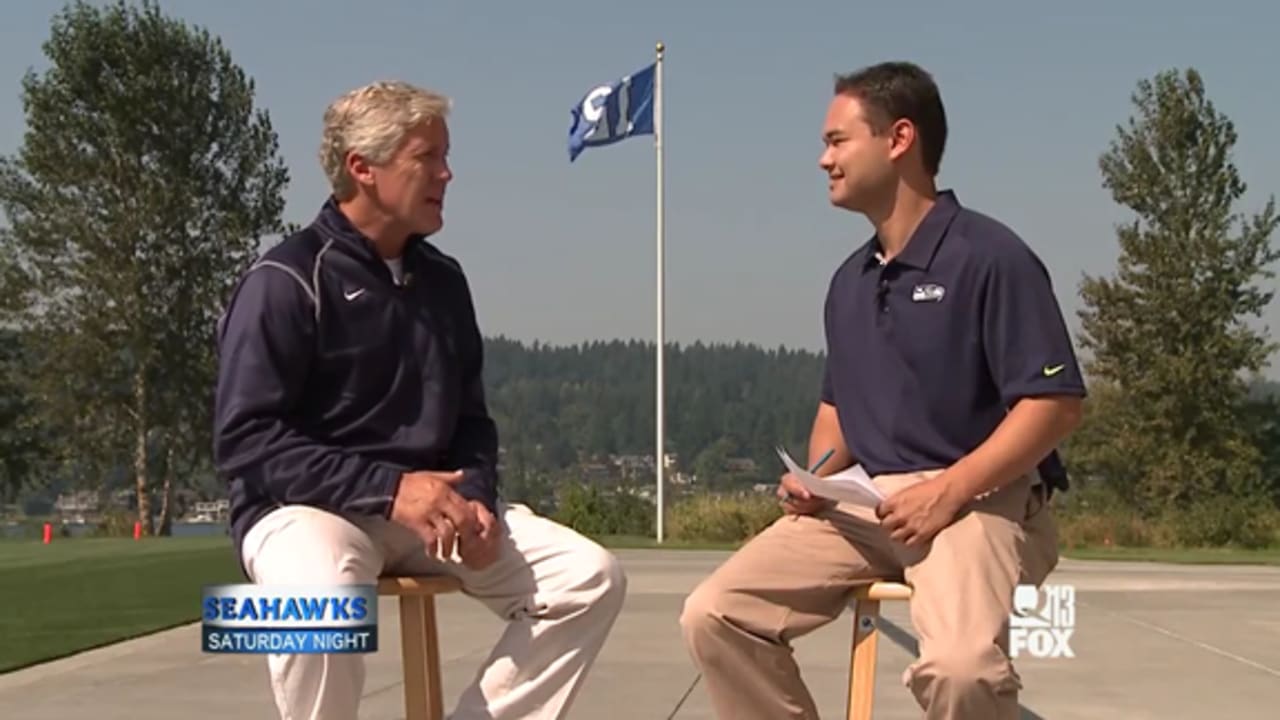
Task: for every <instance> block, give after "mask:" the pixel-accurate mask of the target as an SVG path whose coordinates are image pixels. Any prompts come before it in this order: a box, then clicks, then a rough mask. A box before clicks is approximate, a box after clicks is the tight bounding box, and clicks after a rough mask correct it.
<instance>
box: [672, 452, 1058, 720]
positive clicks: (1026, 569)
mask: <svg viewBox="0 0 1280 720" xmlns="http://www.w3.org/2000/svg"><path fill="white" fill-rule="evenodd" d="M934 474H936V473H923V474H915V475H888V476H881V477H877V478H875V481H876V484H877V485H878V486H879V487H880V488H881V489H882V490H883V491H884V492H885V493H886V494H890V493H893V492H895V491H897V490H899V489H901V488H904V487H907V486H909V485H911V484H914V483H916V482H919V481H920V480H922V479H924V478H925V477H930V476H932V475H934ZM1057 560H1058V552H1057V531H1056V528H1055V525H1054V522H1053V519H1052V515H1051V510H1050V508H1049V507H1048V506H1047V504H1046V503H1044V501H1043V497H1042V494H1041V492H1040V490H1039V488H1035V489H1033V488H1032V486H1031V480H1030V478H1022V479H1020V480H1018V481H1015V482H1014V483H1012V484H1010V485H1009V486H1007V487H1006V488H1004V489H1001V490H999V491H997V492H995V493H990V494H988V495H986V496H985V497H983V498H980V499H976V500H974V501H973V502H972V503H970V505H969V507H968V508H966V509H965V510H964V511H962V513H961V514H960V516H959V517H958V519H957V520H956V521H955V522H954V523H953V524H951V525H950V526H948V527H947V528H945V529H943V530H942V531H941V532H940V533H938V535H937V536H935V537H934V539H933V542H932V543H931V544H930V545H929V546H928V547H926V548H922V549H919V550H916V551H912V550H910V549H909V548H907V547H906V546H904V545H901V544H900V543H896V542H892V541H890V540H889V538H888V534H887V533H886V532H885V531H884V530H883V529H882V528H881V527H880V524H879V521H878V520H877V519H876V517H875V514H874V512H873V511H872V510H870V509H867V508H862V507H857V506H846V505H840V506H837V507H836V508H834V509H832V510H831V511H827V512H824V513H822V514H821V515H819V516H816V517H809V516H798V517H797V516H785V517H783V518H781V519H780V520H778V521H777V522H776V523H774V524H773V525H772V526H770V527H769V528H767V529H766V530H764V531H763V532H761V533H760V534H759V535H757V536H756V537H755V538H753V539H752V540H751V541H749V542H748V543H747V544H746V545H745V546H743V547H742V548H741V549H740V550H739V551H738V552H737V553H735V554H734V555H733V556H732V557H731V558H729V560H728V561H726V562H725V563H724V565H722V566H721V567H720V568H719V569H717V570H716V571H715V572H714V573H713V574H712V575H711V576H710V577H708V578H707V579H706V580H705V581H704V582H703V583H702V584H701V585H700V586H699V587H698V588H697V589H695V590H694V592H693V593H692V594H691V595H690V596H689V598H688V599H687V601H686V603H685V607H684V613H683V615H682V616H681V618H680V624H681V626H682V628H683V631H684V637H685V642H686V644H687V646H688V648H689V651H690V653H691V655H692V656H693V660H694V662H695V663H696V664H697V666H698V668H699V669H700V670H701V671H702V674H703V679H704V681H705V683H706V688H707V692H708V693H709V694H710V697H711V703H712V706H713V707H714V709H715V712H716V715H717V716H718V717H720V718H724V719H725V720H729V719H730V718H732V720H751V719H752V718H761V720H765V719H767V720H781V719H782V718H805V719H811V718H817V717H818V712H817V709H816V707H815V705H814V701H813V698H812V697H811V696H810V695H809V692H808V690H807V689H806V688H805V686H804V683H803V681H802V680H801V678H800V672H799V669H798V668H797V666H796V663H795V660H794V659H793V657H792V653H791V647H790V645H791V642H792V640H794V639H795V638H796V637H799V636H801V635H804V634H806V633H809V632H811V631H813V630H815V629H817V628H819V627H821V626H823V625H825V624H827V623H829V622H831V621H833V620H835V619H836V618H837V617H839V616H840V615H841V613H842V612H843V611H844V610H845V608H846V607H848V604H849V602H850V601H851V597H850V595H851V593H852V592H853V590H854V589H856V588H857V587H858V586H860V585H864V584H866V583H867V582H868V581H869V580H870V579H875V578H889V577H900V578H901V577H905V579H906V581H907V582H908V583H910V584H911V585H912V586H913V587H914V598H913V600H912V601H911V610H910V612H911V620H912V623H913V625H914V626H915V630H916V632H917V635H918V637H919V641H920V657H919V659H918V660H917V661H916V662H914V663H913V664H912V665H911V666H910V667H909V668H908V669H907V672H906V673H905V675H904V677H903V681H904V684H906V685H907V687H909V688H910V689H911V692H912V693H913V694H914V695H915V698H916V701H917V702H918V703H919V704H920V707H921V708H923V709H924V711H925V713H924V715H925V717H926V718H930V719H936V720H941V719H943V718H947V719H950V720H1004V719H1005V718H1009V719H1011V720H1012V719H1013V718H1017V717H1018V690H1019V689H1020V688H1021V683H1020V680H1019V678H1018V675H1017V673H1016V672H1015V671H1014V668H1013V665H1012V663H1011V662H1010V660H1009V657H1008V636H1009V629H1008V618H1009V613H1010V609H1011V607H1012V604H1013V592H1014V588H1015V586H1016V585H1017V584H1019V583H1033V584H1036V585H1039V584H1041V583H1042V582H1043V581H1044V579H1045V577H1047V576H1048V574H1049V572H1050V571H1052V569H1053V568H1054V567H1055V566H1056V565H1057Z"/></svg>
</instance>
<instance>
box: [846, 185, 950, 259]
mask: <svg viewBox="0 0 1280 720" xmlns="http://www.w3.org/2000/svg"><path fill="white" fill-rule="evenodd" d="M959 212H960V203H959V201H958V200H956V195H955V192H954V191H952V190H943V191H941V192H939V193H938V196H937V198H936V199H935V200H934V203H933V207H932V208H929V212H927V213H925V216H924V219H923V220H921V221H920V225H919V226H917V227H916V230H915V232H913V233H911V238H910V239H909V240H908V241H907V246H906V247H904V248H902V252H900V253H898V256H897V257H895V258H894V259H893V261H894V262H896V263H901V264H902V265H908V266H910V267H913V268H916V269H917V270H928V269H929V263H931V262H933V256H934V254H935V253H936V252H937V251H938V245H939V244H941V243H942V238H943V237H945V236H946V234H947V228H948V227H950V226H951V221H952V220H954V219H955V217H956V215H957V214H958V213H959ZM880 264H881V263H880V241H879V239H877V238H875V237H873V238H871V242H870V243H868V244H867V257H866V266H867V267H872V266H878V265H880Z"/></svg>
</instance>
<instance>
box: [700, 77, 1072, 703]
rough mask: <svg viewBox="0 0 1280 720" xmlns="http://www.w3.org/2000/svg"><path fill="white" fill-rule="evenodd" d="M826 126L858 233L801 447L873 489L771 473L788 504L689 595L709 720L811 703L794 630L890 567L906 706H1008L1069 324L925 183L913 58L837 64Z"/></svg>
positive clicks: (976, 219)
mask: <svg viewBox="0 0 1280 720" xmlns="http://www.w3.org/2000/svg"><path fill="white" fill-rule="evenodd" d="M823 138H824V141H825V146H826V147H825V151H824V152H823V153H822V157H821V161H820V165H821V167H822V169H823V170H824V171H825V172H826V173H827V175H828V178H829V185H828V192H829V196H830V200H831V203H832V204H833V205H835V206H836V207H840V208H844V209H846V210H850V211H853V212H857V213H860V214H862V215H863V216H865V217H866V218H867V219H868V220H869V221H870V222H871V224H872V225H873V226H874V228H875V236H874V237H873V238H872V239H871V240H870V241H869V242H867V243H866V244H864V245H863V246H862V247H861V248H859V249H858V250H856V251H855V252H854V253H853V254H852V255H851V256H850V257H849V258H848V259H847V260H846V261H845V262H844V263H843V264H842V265H841V266H840V268H839V269H838V270H837V271H836V273H835V276H834V277H833V279H832V281H831V285H830V288H829V291H828V295H827V299H826V304H825V310H824V320H825V327H826V340H827V365H826V370H825V374H824V377H823V382H822V389H821V399H820V402H819V403H818V409H817V414H816V417H815V418H814V422H813V429H812V433H811V435H810V440H809V462H810V463H813V462H816V461H817V460H818V459H819V458H820V457H822V456H824V455H826V454H827V453H828V451H833V453H832V455H831V457H830V458H829V459H828V460H827V462H826V463H825V464H824V465H823V469H822V471H821V472H820V474H829V473H834V472H837V471H839V470H841V469H844V468H846V467H849V466H850V465H853V464H854V463H860V464H861V465H862V466H863V468H864V469H865V470H866V471H867V472H868V474H870V475H871V477H872V478H873V480H874V481H875V483H876V485H877V486H878V487H879V488H880V489H881V491H882V492H883V493H884V495H885V496H886V499H885V500H884V501H883V502H881V504H880V506H879V507H877V508H875V509H871V508H866V507H861V506H855V505H849V504H836V503H833V502H830V501H827V500H824V499H822V498H818V497H813V496H811V495H810V494H809V493H808V492H807V491H806V490H805V488H804V486H803V485H801V484H800V483H799V482H798V481H797V480H796V478H794V477H793V476H791V475H790V474H787V475H784V476H783V477H782V481H781V484H780V487H779V489H778V495H779V497H780V498H781V499H782V502H783V507H784V509H785V511H786V512H787V514H788V515H789V517H784V518H782V519H781V520H779V521H778V522H776V523H775V524H774V525H772V526H771V527H769V528H768V529H766V530H765V531H764V532H762V533H761V534H760V535H758V536H757V537H755V538H754V539H752V540H751V542H750V543H748V544H747V545H746V546H745V547H743V548H742V549H741V550H740V551H738V552H737V553H736V554H735V555H734V556H733V557H731V558H730V559H729V560H728V561H727V562H726V563H725V564H724V565H723V566H722V567H720V568H719V569H718V570H717V571H716V572H715V573H714V574H712V575H711V577H709V578H708V579H707V580H705V581H704V582H703V583H702V584H701V586H699V587H698V588H697V589H696V590H695V591H694V592H693V594H692V595H691V596H690V597H689V598H688V600H687V602H686V604H685V609H684V614H683V616H682V617H681V625H682V627H683V630H684V635H685V639H686V643H687V644H688V647H689V649H690V652H691V653H692V655H693V658H694V661H695V662H696V663H697V665H698V666H699V668H700V669H701V670H702V672H703V676H704V678H705V680H706V684H707V691H708V692H709V693H710V695H711V700H712V704H713V706H714V708H715V711H716V713H717V715H718V716H719V717H721V718H726V719H728V718H734V719H735V720H747V719H749V718H769V719H770V720H776V719H779V718H816V717H817V716H818V713H817V709H816V707H815V705H814V701H813V698H812V697H811V696H810V695H809V693H808V691H807V690H806V688H805V686H804V683H803V682H802V680H801V678H800V673H799V669H798V668H797V666H796V663H795V661H794V659H793V657H792V654H791V649H790V643H791V641H792V640H793V639H794V638H796V637H798V636H800V635H804V634H806V633H809V632H811V631H813V630H815V629H817V628H818V627H821V626H823V625H825V624H827V623H829V622H831V621H832V620H834V619H835V618H836V617H838V616H839V615H840V614H841V612H842V611H843V610H844V608H845V607H846V606H847V604H848V602H849V600H850V596H851V594H852V593H853V591H854V590H855V589H856V588H857V587H858V586H860V585H864V584H866V583H868V582H870V581H871V580H874V579H877V578H884V577H895V576H897V577H902V578H903V579H905V581H906V582H907V583H909V584H910V585H912V586H913V588H914V599H913V600H912V602H911V619H912V622H913V624H914V626H915V629H916V631H917V633H918V635H919V640H920V657H919V659H918V660H917V661H916V662H914V663H913V664H912V665H911V667H910V668H908V670H907V672H906V674H905V677H904V682H905V684H906V685H907V686H908V687H910V688H911V691H912V693H913V694H914V695H915V697H916V700H917V701H918V703H919V704H920V706H921V707H922V708H923V709H924V710H925V716H926V717H927V718H936V719H939V720H940V719H942V718H951V719H963V720H1002V719H1004V718H1016V717H1017V715H1018V690H1019V688H1020V681H1019V679H1018V676H1017V674H1016V673H1015V672H1014V669H1013V666H1012V663H1011V662H1010V660H1009V657H1008V634H1009V630H1008V618H1009V613H1010V610H1011V607H1012V602H1013V594H1014V588H1015V587H1016V586H1017V585H1018V584H1020V583H1030V584H1036V585H1039V584H1040V583H1042V582H1043V581H1044V579H1045V577H1047V575H1048V574H1049V572H1050V571H1052V569H1053V568H1054V567H1055V566H1056V564H1057V559H1058V555H1057V543H1056V532H1055V530H1054V524H1053V520H1052V517H1051V514H1050V512H1051V511H1050V506H1049V503H1048V498H1049V494H1050V492H1051V487H1050V485H1053V484H1056V485H1059V486H1061V485H1062V483H1063V480H1062V478H1061V472H1060V470H1061V467H1060V464H1059V461H1058V458H1057V456H1056V454H1055V447H1056V446H1057V445H1058V444H1059V443H1060V442H1061V441H1062V440H1063V439H1064V438H1065V437H1066V436H1067V435H1068V434H1069V433H1070V432H1071V431H1072V430H1073V429H1074V428H1075V427H1076V425H1077V424H1078V423H1079V421H1080V417H1081V404H1082V402H1083V397H1084V395H1085V388H1084V383H1083V379H1082V377H1081V373H1080V368H1079V366H1078V364H1077V361H1076V358H1075V354H1074V352H1073V350H1072V346H1071V339H1070V336H1069V335H1068V333H1067V329H1066V326H1065V323H1064V321H1063V318H1062V313H1061V311H1060V310H1059V308H1058V304H1057V301H1056V300H1055V298H1054V295H1053V289H1052V287H1051V284H1050V280H1049V275H1048V273H1047V272H1046V270H1045V268H1044V266H1043V265H1042V264H1041V262H1040V260H1039V259H1038V258H1037V257H1036V255H1035V254H1034V253H1033V252H1032V251H1031V250H1030V248H1028V247H1027V246H1026V245H1025V244H1024V243H1023V241H1022V240H1021V239H1020V238H1019V237H1018V236H1017V235H1016V234H1015V233H1014V232H1013V231H1012V230H1010V229H1009V228H1007V227H1006V226H1004V225H1003V224H1001V223H1000V222H999V221H997V220H994V219H992V218H990V217H988V216H985V215H983V214H981V213H978V212H975V211H973V210H971V209H968V208H965V207H962V206H961V205H960V203H959V201H958V200H957V198H956V196H955V194H954V193H952V192H951V191H943V192H939V191H938V190H937V189H936V186H935V178H936V176H937V173H938V169H939V167H940V165H941V161H942V155H943V150H944V148H945V146H946V140H947V120H946V113H945V111H944V109H943V104H942V101H941V99H940V96H939V92H938V89H937V87H936V85H935V84H934V82H933V79H932V78H931V77H930V76H929V74H928V73H926V72H925V71H924V70H922V69H920V68H919V67H917V66H915V65H912V64H910V63H883V64H880V65H875V66H872V67H868V68H865V69H863V70H860V71H858V72H856V73H852V74H850V75H846V76H842V77H839V78H838V79H837V81H836V84H835V97H834V98H833V99H832V101H831V103H830V106H829V108H828V112H827V118H826V124H825V130H824V133H823Z"/></svg>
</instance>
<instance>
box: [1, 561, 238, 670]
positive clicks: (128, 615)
mask: <svg viewBox="0 0 1280 720" xmlns="http://www.w3.org/2000/svg"><path fill="white" fill-rule="evenodd" d="M224 582H241V579H240V571H239V567H238V566H237V565H236V561H235V557H234V555H233V554H232V552H231V543H230V541H229V540H228V539H227V538H225V537H207V538H204V537H202V538H155V539H147V540H140V541H134V540H133V539H121V540H117V539H68V538H59V539H55V540H54V541H53V543H51V544H49V545H44V544H41V543H40V542H27V541H6V542H0V608H4V610H5V611H4V613H3V614H0V638H4V640H3V642H0V672H6V671H9V670H14V669H16V668H20V667H23V666H25V665H30V664H33V663H36V662H41V661H44V660H50V659H53V658H57V657H61V656H64V655H69V654H72V653H75V652H78V651H81V650H86V649H88V648H92V647H97V646H100V645H106V644H109V643H113V642H117V641H120V640H124V639H126V638H130V637H135V636H138V635H142V634H146V633H149V632H154V631H156V630H160V629H163V628H167V627H172V626H174V625H180V624H183V623H186V622H191V621H193V620H196V619H198V618H199V617H200V597H201V590H202V588H203V586H204V585H211V584H217V583H224Z"/></svg>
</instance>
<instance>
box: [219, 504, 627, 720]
mask: <svg viewBox="0 0 1280 720" xmlns="http://www.w3.org/2000/svg"><path fill="white" fill-rule="evenodd" d="M499 511H500V517H499V519H500V520H501V521H502V524H503V525H504V529H505V531H506V536H505V538H504V541H503V542H504V547H503V549H502V552H501V555H500V557H499V559H498V560H497V562H495V563H494V564H493V565H491V566H490V567H488V568H486V569H485V570H482V571H479V572H477V571H472V570H469V569H467V568H466V567H465V566H463V565H462V564H461V563H460V562H457V555H456V553H455V556H454V558H453V559H452V560H450V561H448V562H446V561H442V560H440V559H438V558H434V557H430V556H428V555H427V554H426V553H425V551H424V548H423V545H422V542H421V541H420V540H418V538H417V536H415V535H414V534H413V533H411V532H409V531H408V530H406V529H405V528H404V527H403V526H401V525H399V524H396V523H391V522H388V521H387V520H383V519H379V518H369V517H355V516H353V517H350V518H347V517H340V516H338V515H334V514H331V513H328V512H324V511H322V510H318V509H316V508H311V507H305V506H296V505H295V506H287V507H284V508H280V509H278V510H275V511H273V512H272V513H271V514H269V515H267V516H266V517H264V518H263V519H262V520H261V521H259V522H258V523H257V524H256V525H254V527H253V528H252V529H251V530H250V531H249V533H248V534H247V536H246V537H245V540H244V548H243V550H244V557H245V566H246V569H247V571H248V573H249V576H250V578H251V579H252V580H253V581H254V582H256V583H282V584H286V583H295V584H312V583H371V582H374V581H375V580H376V579H377V577H378V576H379V575H380V574H383V573H405V574H416V573H447V574H449V575H454V576H457V577H458V578H459V579H461V580H462V586H463V592H465V593H466V594H468V595H470V596H471V597H473V598H475V599H476V600H479V601H480V602H482V603H484V604H485V605H486V606H488V608H489V609H490V610H491V611H493V612H494V613H495V614H496V615H498V616H499V617H501V618H503V619H504V620H506V621H507V628H506V631H505V632H504V633H503V635H502V636H501V638H500V639H499V640H498V644H497V647H495V648H494V649H493V652H492V654H490V656H489V658H488V659H487V660H485V662H484V665H483V666H482V668H481V670H480V673H479V674H478V676H477V677H476V679H475V681H474V682H472V684H471V685H470V686H469V687H468V688H466V690H465V691H464V692H463V693H462V696H461V698H460V699H459V701H458V704H457V706H456V709H455V710H454V712H453V713H452V714H451V715H450V717H451V718H453V719H454V720H472V719H477V720H478V719H479V718H485V719H486V720H503V719H505V718H548V719H549V718H563V717H564V716H565V715H566V714H567V712H568V709H569V705H570V703H572V701H573V699H574V697H575V696H576V695H577V692H578V689H579V688H580V687H581V686H582V682H583V680H584V678H585V676H586V674H587V671H588V669H589V668H590V666H591V664H592V662H593V661H594V660H595V657H596V655H597V654H598V653H599V651H600V648H601V646H602V645H603V644H604V641H605V637H606V636H607V635H608V633H609V631H610V629H611V628H612V626H613V622H614V619H615V618H616V617H617V615H618V612H619V610H621V609H622V601H623V597H624V595H625V594H626V579H625V576H624V575H623V572H622V570H621V568H620V567H619V564H618V562H617V560H616V559H615V558H614V556H613V555H612V554H611V553H609V552H607V551H605V550H604V549H603V548H601V547H600V546H599V545H597V544H595V543H594V542H592V541H590V540H588V539H587V538H585V537H583V536H581V535H579V534H577V533H576V532H574V531H573V530H570V529H569V528H566V527H563V526H561V525H558V524H556V523H554V522H551V521H550V520H547V519H545V518H541V517H538V516H536V515H534V514H533V513H532V512H530V511H529V510H528V509H527V508H525V507H524V506H522V505H514V504H513V505H510V506H500V508H499ZM267 666H268V670H269V673H270V677H271V686H272V689H273V691H274V693H275V699H276V706H277V708H278V709H279V711H280V717H281V718H282V719H283V720H355V718H356V716H357V709H358V707H359V704H360V695H361V692H362V690H363V687H364V679H365V674H364V673H365V668H364V658H363V657H362V656H361V655H358V654H350V655H344V654H334V655H270V656H268V658H267Z"/></svg>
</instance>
